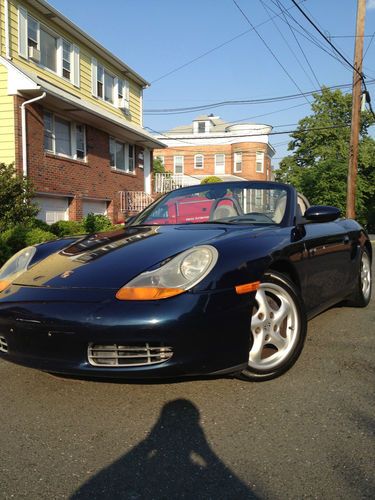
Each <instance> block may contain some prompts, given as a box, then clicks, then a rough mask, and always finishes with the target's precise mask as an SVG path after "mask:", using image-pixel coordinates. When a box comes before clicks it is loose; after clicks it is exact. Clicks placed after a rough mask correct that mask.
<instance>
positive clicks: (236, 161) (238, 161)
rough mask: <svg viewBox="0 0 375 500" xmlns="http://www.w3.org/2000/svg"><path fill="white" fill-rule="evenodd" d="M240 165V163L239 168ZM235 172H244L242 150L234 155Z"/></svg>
mask: <svg viewBox="0 0 375 500" xmlns="http://www.w3.org/2000/svg"><path fill="white" fill-rule="evenodd" d="M238 165H240V167H239V168H238ZM233 172H234V173H235V174H238V173H240V172H242V152H240V151H237V152H235V153H234V155H233Z"/></svg>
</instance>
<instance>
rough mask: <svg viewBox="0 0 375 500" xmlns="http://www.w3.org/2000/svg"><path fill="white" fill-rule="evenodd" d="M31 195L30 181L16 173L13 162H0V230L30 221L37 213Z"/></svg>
mask: <svg viewBox="0 0 375 500" xmlns="http://www.w3.org/2000/svg"><path fill="white" fill-rule="evenodd" d="M32 197H33V192H32V187H31V184H30V182H29V181H28V180H27V179H25V178H24V177H22V176H20V175H18V173H17V170H16V168H15V167H14V165H13V164H12V165H5V164H4V163H1V162H0V231H1V230H6V229H9V228H11V227H12V226H13V225H14V224H19V223H20V222H23V223H30V221H31V220H32V219H33V218H34V217H35V215H36V214H37V213H38V208H37V207H36V206H35V205H33V203H32Z"/></svg>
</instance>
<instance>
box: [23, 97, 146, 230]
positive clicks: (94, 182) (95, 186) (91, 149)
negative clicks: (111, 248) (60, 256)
mask: <svg viewBox="0 0 375 500" xmlns="http://www.w3.org/2000/svg"><path fill="white" fill-rule="evenodd" d="M23 100H24V99H22V98H20V97H16V98H15V110H16V113H15V114H16V117H17V119H16V129H17V130H16V150H17V151H16V164H17V168H18V170H19V171H20V172H22V149H21V111H20V105H21V104H22V102H23ZM26 109H27V118H26V123H27V157H28V175H29V178H30V179H31V181H32V183H33V186H34V190H35V191H36V192H38V193H46V194H54V193H56V194H65V195H69V196H71V197H72V201H71V203H70V206H69V218H70V219H72V220H78V219H80V218H82V216H83V212H82V200H83V198H93V199H95V198H97V199H104V198H105V199H108V201H109V204H108V215H109V217H111V219H112V220H113V221H114V222H117V221H119V220H122V218H123V216H122V214H121V212H120V196H119V194H118V193H119V191H125V190H128V191H143V190H144V175H143V169H142V168H139V167H138V164H137V158H138V153H139V152H140V151H141V149H139V148H138V147H136V151H135V164H136V168H135V174H126V173H122V172H118V171H114V170H112V169H111V167H110V162H109V136H108V134H107V133H105V132H103V131H101V130H98V129H96V128H93V127H91V126H86V148H87V156H86V161H78V160H73V159H70V158H63V157H61V156H57V155H53V154H51V153H48V152H46V151H44V125H43V106H42V105H41V104H40V103H35V104H34V105H32V104H31V105H29V106H27V108H26ZM66 119H67V120H69V116H66ZM71 120H72V121H76V120H74V119H71Z"/></svg>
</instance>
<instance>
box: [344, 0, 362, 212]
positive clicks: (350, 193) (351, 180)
mask: <svg viewBox="0 0 375 500" xmlns="http://www.w3.org/2000/svg"><path fill="white" fill-rule="evenodd" d="M365 14H366V0H358V3H357V26H356V38H355V48H354V63H353V66H354V68H355V70H353V89H352V122H351V131H350V149H349V168H348V187H347V197H346V216H347V217H349V218H350V219H354V218H355V196H356V180H357V167H358V143H359V125H360V118H361V97H362V78H361V76H362V59H363V40H364V38H363V37H364V34H365Z"/></svg>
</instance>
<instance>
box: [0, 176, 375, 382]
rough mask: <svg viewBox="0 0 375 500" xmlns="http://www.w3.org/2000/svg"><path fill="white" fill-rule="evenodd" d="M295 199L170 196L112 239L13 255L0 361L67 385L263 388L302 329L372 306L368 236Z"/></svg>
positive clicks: (231, 193) (238, 189) (198, 192)
mask: <svg viewBox="0 0 375 500" xmlns="http://www.w3.org/2000/svg"><path fill="white" fill-rule="evenodd" d="M339 217H340V213H339V211H338V210H337V209H336V208H334V207H327V206H311V207H309V204H308V202H307V200H306V199H305V198H304V197H303V196H302V195H300V194H298V193H297V192H296V190H295V189H294V188H293V187H292V186H288V185H285V184H279V183H275V182H222V183H217V184H206V185H199V186H192V187H188V188H183V189H178V190H175V191H172V192H170V193H168V194H166V195H165V196H163V197H161V198H160V199H159V200H158V201H156V202H155V203H154V204H152V205H150V206H149V207H148V208H146V209H145V210H144V211H143V212H141V213H140V214H138V215H137V216H135V217H133V218H132V220H131V221H128V223H127V224H126V227H125V229H123V230H119V231H116V232H111V233H100V234H93V235H89V236H84V237H72V238H68V239H61V240H58V241H53V242H48V243H44V244H41V245H36V246H34V247H28V248H25V249H24V250H21V251H20V252H19V253H18V254H16V255H15V256H13V257H12V258H11V259H10V260H9V261H8V262H7V263H6V264H5V265H4V266H3V267H2V269H1V270H0V356H1V358H3V359H6V360H8V361H13V362H15V363H19V364H21V365H24V366H30V367H33V368H38V369H40V370H45V371H48V372H53V373H59V374H66V375H88V376H91V377H110V378H115V377H122V378H133V379H135V378H141V379H147V378H160V377H176V376H202V375H217V374H237V375H239V376H240V377H242V378H243V379H245V380H265V379H269V378H272V377H276V376H278V375H280V374H281V373H283V372H285V371H286V370H287V369H289V368H290V367H291V366H292V365H293V363H294V362H295V361H296V360H297V358H298V356H299V354H300V353H301V350H302V347H303V344H304V340H305V336H306V326H307V320H308V319H309V318H311V317H312V316H314V315H316V314H318V313H319V312H321V311H323V310H324V309H327V308H328V307H330V306H332V305H333V304H336V303H338V302H342V301H347V302H348V303H350V304H351V305H355V306H359V307H363V306H366V305H367V304H368V303H369V300H370V295H371V259H372V249H371V244H370V242H369V239H368V236H367V234H366V232H365V231H364V229H363V228H362V227H361V226H360V225H359V224H358V223H357V222H355V221H353V220H347V219H340V218H339Z"/></svg>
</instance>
